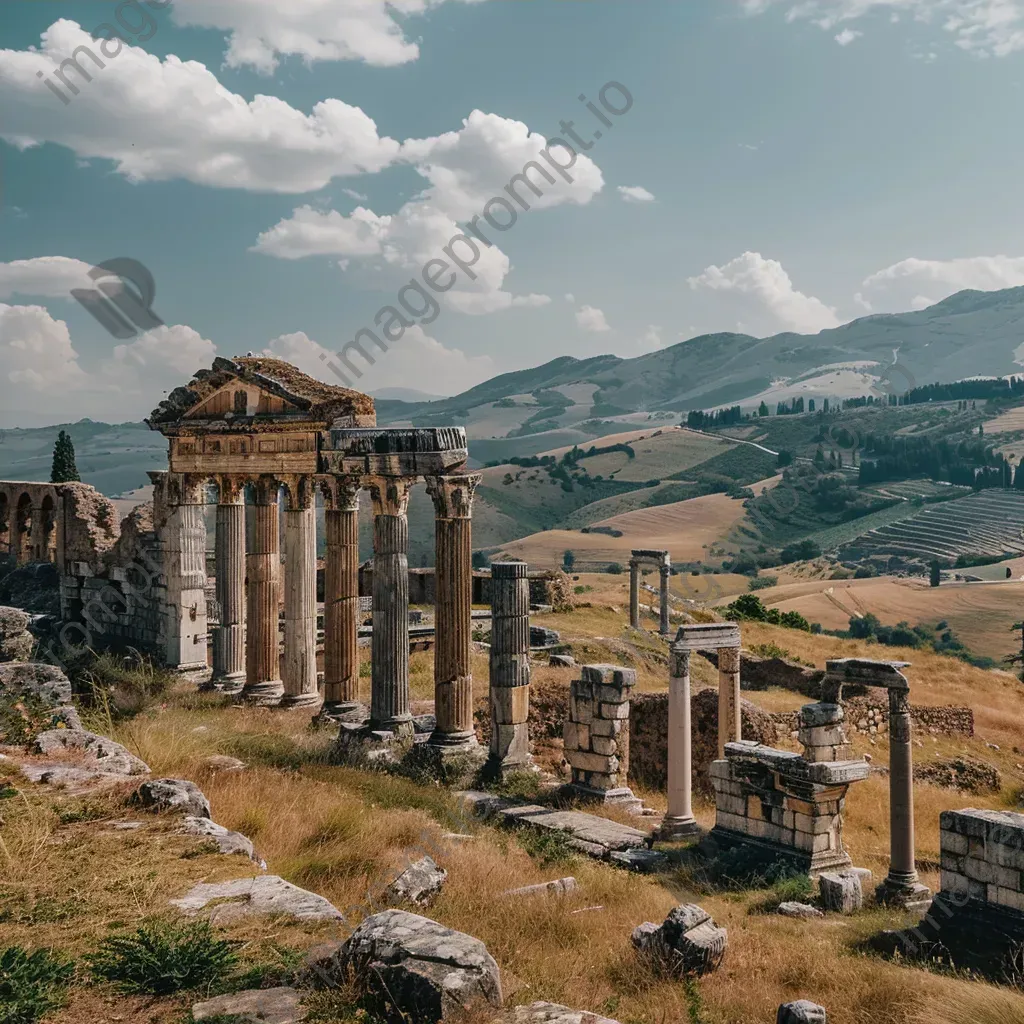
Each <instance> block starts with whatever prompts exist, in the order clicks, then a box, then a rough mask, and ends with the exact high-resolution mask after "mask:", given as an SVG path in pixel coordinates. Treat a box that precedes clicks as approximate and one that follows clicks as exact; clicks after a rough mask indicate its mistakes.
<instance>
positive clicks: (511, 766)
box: [484, 754, 540, 782]
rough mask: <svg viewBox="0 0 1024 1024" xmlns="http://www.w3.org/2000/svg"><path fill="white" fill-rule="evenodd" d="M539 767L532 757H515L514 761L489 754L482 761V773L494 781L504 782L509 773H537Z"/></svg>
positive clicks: (538, 772)
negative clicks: (483, 761)
mask: <svg viewBox="0 0 1024 1024" xmlns="http://www.w3.org/2000/svg"><path fill="white" fill-rule="evenodd" d="M539 774H540V768H538V767H537V765H535V764H534V763H533V757H532V756H528V757H527V759H526V760H525V761H524V760H521V759H518V758H517V759H516V760H514V761H510V760H507V759H505V760H502V759H501V758H498V757H495V756H494V755H493V754H491V755H490V756H489V757H488V758H487V761H486V762H485V763H484V775H485V776H486V777H487V778H488V779H490V780H493V781H494V782H504V781H505V779H507V778H508V777H509V776H510V775H539Z"/></svg>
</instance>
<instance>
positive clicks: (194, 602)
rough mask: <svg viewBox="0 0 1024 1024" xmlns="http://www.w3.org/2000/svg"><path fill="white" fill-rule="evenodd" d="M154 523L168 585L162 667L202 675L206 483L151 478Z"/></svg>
mask: <svg viewBox="0 0 1024 1024" xmlns="http://www.w3.org/2000/svg"><path fill="white" fill-rule="evenodd" d="M150 476H151V479H152V480H153V483H154V490H153V521H154V525H155V527H156V532H157V536H158V539H159V548H160V558H161V561H162V569H163V572H164V575H165V576H166V579H167V590H166V594H165V596H164V601H163V609H162V611H163V615H162V619H163V621H162V624H161V631H160V637H161V641H162V644H163V648H164V658H163V661H164V664H165V665H166V666H167V667H168V668H172V669H174V670H176V671H178V672H188V673H190V674H191V673H195V674H200V675H205V674H206V673H207V672H208V671H209V669H208V666H207V661H206V646H207V645H206V633H207V625H206V523H205V520H204V518H203V511H204V508H205V494H204V485H205V481H204V480H203V479H202V478H200V477H192V476H189V475H185V474H181V473H166V472H161V473H152V474H150Z"/></svg>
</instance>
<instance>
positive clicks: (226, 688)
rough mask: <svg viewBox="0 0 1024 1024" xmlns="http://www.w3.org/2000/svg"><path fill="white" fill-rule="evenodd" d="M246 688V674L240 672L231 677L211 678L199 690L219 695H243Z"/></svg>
mask: <svg viewBox="0 0 1024 1024" xmlns="http://www.w3.org/2000/svg"><path fill="white" fill-rule="evenodd" d="M244 687H245V673H244V672H239V673H236V674H231V675H223V676H211V677H210V679H209V680H208V681H207V682H206V683H204V684H203V685H202V686H200V687H199V688H200V689H201V690H211V691H215V692H217V693H225V694H235V693H241V692H242V690H243V689H244Z"/></svg>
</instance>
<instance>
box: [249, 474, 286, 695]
mask: <svg viewBox="0 0 1024 1024" xmlns="http://www.w3.org/2000/svg"><path fill="white" fill-rule="evenodd" d="M278 487H279V485H278V482H277V481H276V480H270V479H267V478H266V477H261V478H260V479H259V481H258V482H257V484H256V501H255V505H254V507H253V531H252V534H253V535H252V538H251V543H250V544H249V552H248V554H247V555H246V556H245V564H246V573H247V575H248V578H249V586H248V591H247V594H246V642H245V686H244V687H243V689H242V696H243V697H244V698H245V699H246V700H251V701H253V702H254V703H257V704H277V703H279V702H280V700H281V697H282V696H283V695H284V684H283V683H282V682H281V655H280V649H279V647H278V612H279V607H280V600H279V593H280V576H281V551H280V522H279V518H278V509H277V498H278Z"/></svg>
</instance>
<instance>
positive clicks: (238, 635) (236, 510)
mask: <svg viewBox="0 0 1024 1024" xmlns="http://www.w3.org/2000/svg"><path fill="white" fill-rule="evenodd" d="M219 485H220V499H219V501H218V504H217V524H216V533H215V541H214V545H215V551H216V555H215V557H216V572H217V582H216V590H217V604H218V605H219V606H220V621H219V622H218V624H217V628H216V629H215V630H214V633H213V679H212V684H213V686H214V687H215V688H216V689H218V690H222V691H224V692H225V693H238V692H239V691H240V690H241V689H242V687H243V685H244V684H245V487H244V483H243V481H242V480H241V479H240V478H238V477H222V478H221V479H220V481H219Z"/></svg>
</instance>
